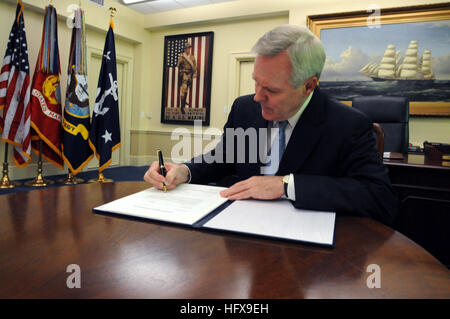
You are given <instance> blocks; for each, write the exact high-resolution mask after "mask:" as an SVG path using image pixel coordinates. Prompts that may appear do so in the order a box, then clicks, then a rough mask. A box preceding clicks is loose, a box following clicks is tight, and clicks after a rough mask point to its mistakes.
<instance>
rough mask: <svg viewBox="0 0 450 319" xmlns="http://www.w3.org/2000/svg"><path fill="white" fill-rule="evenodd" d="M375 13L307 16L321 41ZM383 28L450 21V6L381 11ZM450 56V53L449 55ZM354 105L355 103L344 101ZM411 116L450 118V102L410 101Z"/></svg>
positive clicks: (360, 23) (447, 4)
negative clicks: (327, 33) (324, 35)
mask: <svg viewBox="0 0 450 319" xmlns="http://www.w3.org/2000/svg"><path fill="white" fill-rule="evenodd" d="M373 13H374V11H368V12H367V11H356V12H347V13H333V14H324V15H313V16H308V17H307V25H308V27H309V29H310V30H311V31H312V32H313V33H314V34H316V35H317V36H318V37H319V38H320V35H321V31H322V30H326V29H336V28H349V27H361V26H365V25H367V23H368V21H369V20H368V19H369V18H370V17H371V15H372V16H373ZM378 18H379V20H378V21H377V23H378V22H379V23H380V25H381V26H382V25H383V24H398V23H408V22H431V21H439V20H449V19H450V4H449V3H445V4H437V5H423V6H414V7H404V8H390V9H380V14H379V16H378ZM449 53H450V52H449ZM342 102H343V103H345V104H347V105H350V106H351V101H342ZM410 114H411V115H425V116H450V102H415V101H410Z"/></svg>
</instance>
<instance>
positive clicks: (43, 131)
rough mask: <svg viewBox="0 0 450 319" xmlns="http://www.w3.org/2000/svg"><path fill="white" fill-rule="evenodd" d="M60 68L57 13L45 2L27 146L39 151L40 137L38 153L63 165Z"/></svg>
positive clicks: (62, 166) (56, 163)
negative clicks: (28, 144) (29, 145)
mask: <svg viewBox="0 0 450 319" xmlns="http://www.w3.org/2000/svg"><path fill="white" fill-rule="evenodd" d="M60 72H61V69H60V61H59V49H58V26H57V15H56V10H55V8H54V7H53V6H48V7H46V8H45V17H44V27H43V31H42V42H41V48H40V51H39V55H38V59H37V62H36V69H35V72H34V76H33V84H32V90H31V95H32V100H31V127H32V131H31V136H32V138H31V140H32V141H31V146H32V148H33V151H34V152H36V153H39V140H40V139H41V140H42V141H43V143H42V156H43V157H44V158H45V159H46V160H47V161H49V162H50V163H52V164H54V165H56V166H57V167H59V168H61V169H63V168H64V161H63V158H62V151H61V143H62V142H61V141H62V127H61V122H62V115H61V113H62V108H61V89H60V85H59V82H60V79H59V74H60Z"/></svg>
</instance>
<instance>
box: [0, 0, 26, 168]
mask: <svg viewBox="0 0 450 319" xmlns="http://www.w3.org/2000/svg"><path fill="white" fill-rule="evenodd" d="M30 84H31V83H30V66H29V64H28V47H27V38H26V36H25V23H24V19H23V4H22V1H17V9H16V18H15V19H14V24H13V26H12V28H11V32H10V33H9V40H8V44H7V46H6V54H5V58H4V59H3V65H2V68H1V71H0V110H1V109H3V117H1V118H0V132H2V136H1V138H2V140H3V141H4V142H6V143H9V144H11V145H14V156H13V160H14V163H16V165H17V166H18V167H22V166H25V165H27V164H28V163H29V162H30V161H31V142H30V141H31V136H30V119H31V113H30V87H31V85H30Z"/></svg>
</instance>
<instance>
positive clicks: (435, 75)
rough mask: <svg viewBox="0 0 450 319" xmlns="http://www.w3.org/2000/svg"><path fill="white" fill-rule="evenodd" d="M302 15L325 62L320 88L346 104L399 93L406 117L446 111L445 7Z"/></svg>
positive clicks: (449, 65)
mask: <svg viewBox="0 0 450 319" xmlns="http://www.w3.org/2000/svg"><path fill="white" fill-rule="evenodd" d="M376 13H377V12H376V11H375V10H372V11H370V10H369V12H365V11H362V12H350V13H339V14H332V15H323V16H310V17H308V26H309V28H310V29H311V30H312V31H313V32H314V33H315V34H316V35H317V36H318V37H320V39H321V40H322V43H323V45H324V47H325V53H326V55H327V60H326V62H325V66H324V70H323V72H322V75H321V77H320V86H321V88H322V89H323V91H325V92H327V93H328V94H329V95H331V96H333V97H334V98H336V99H338V100H341V101H342V102H344V103H346V104H348V105H351V99H352V98H353V97H355V96H363V95H366V96H367V95H388V96H405V97H407V98H408V99H409V101H410V114H411V115H432V116H449V115H450V42H449V41H448V39H449V37H448V35H449V34H450V6H449V5H448V4H446V5H431V6H419V7H407V8H394V9H381V10H379V11H378V14H376Z"/></svg>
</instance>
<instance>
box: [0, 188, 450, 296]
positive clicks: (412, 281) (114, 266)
mask: <svg viewBox="0 0 450 319" xmlns="http://www.w3.org/2000/svg"><path fill="white" fill-rule="evenodd" d="M147 187H148V185H147V184H146V183H145V182H121V183H115V184H109V185H108V184H107V185H97V184H82V185H77V186H64V187H56V188H48V189H42V190H34V191H30V192H19V193H14V194H10V195H2V196H0V207H1V209H0V211H1V213H0V298H450V271H449V270H448V269H447V268H446V267H444V266H443V265H442V264H440V263H439V262H438V261H437V260H436V259H435V258H434V257H432V256H431V255H430V254H429V253H427V252H426V251H425V250H424V249H422V248H421V247H420V246H418V245H417V244H415V243H414V242H412V241H411V240H409V239H408V238H406V237H405V236H403V235H402V234H400V233H398V232H396V231H394V230H392V229H391V228H389V227H386V226H384V225H382V224H380V223H378V222H375V221H373V220H371V219H368V218H351V217H338V218H337V222H336V234H335V247H334V248H323V247H317V246H310V245H304V244H298V243H293V242H286V241H278V240H272V239H265V238H256V237H246V236H243V235H238V234H231V233H219V232H207V231H204V230H195V229H191V228H186V227H181V226H174V225H168V224H162V223H156V222H149V221H143V220H138V219H130V218H125V217H113V216H109V215H99V214H94V213H93V212H92V208H93V207H95V206H98V205H101V204H103V203H105V202H108V201H111V200H113V199H116V198H119V197H123V196H125V195H129V194H132V193H135V192H137V191H140V190H143V189H145V188H147ZM71 264H77V265H79V267H80V269H81V281H80V283H81V288H73V289H69V288H68V287H67V285H66V281H67V279H68V277H69V276H71V274H72V273H71V272H67V271H66V269H67V266H69V265H71ZM371 264H376V265H379V267H380V271H381V277H380V284H381V288H371V289H370V288H368V287H367V281H368V278H369V276H371V275H373V274H374V273H372V271H373V270H371V271H370V272H368V271H367V267H368V266H369V265H371ZM371 278H373V276H372V277H371ZM369 281H371V280H370V279H369ZM371 282H373V281H371Z"/></svg>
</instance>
